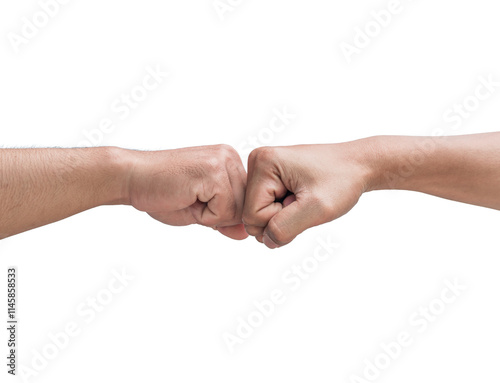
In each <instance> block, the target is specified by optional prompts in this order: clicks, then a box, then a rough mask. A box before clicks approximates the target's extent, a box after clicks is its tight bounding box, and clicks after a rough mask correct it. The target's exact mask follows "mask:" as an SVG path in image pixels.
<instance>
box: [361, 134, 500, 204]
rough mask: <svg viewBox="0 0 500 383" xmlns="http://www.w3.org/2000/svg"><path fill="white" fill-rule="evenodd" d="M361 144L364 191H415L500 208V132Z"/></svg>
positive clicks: (392, 138) (386, 138) (375, 139)
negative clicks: (366, 172) (368, 171)
mask: <svg viewBox="0 0 500 383" xmlns="http://www.w3.org/2000/svg"><path fill="white" fill-rule="evenodd" d="M366 140H367V141H366V143H367V144H368V145H367V147H368V150H367V151H366V153H365V155H366V161H367V163H370V164H371V165H370V166H371V168H372V169H373V171H372V175H373V177H372V178H371V179H370V182H369V187H368V190H379V189H400V190H412V191H419V192H423V193H427V194H432V195H435V196H439V197H443V198H447V199H451V200H455V201H460V202H465V203H469V204H474V205H479V206H485V207H490V208H494V209H500V133H485V134H475V135H466V136H452V137H400V136H380V137H372V138H368V139H366Z"/></svg>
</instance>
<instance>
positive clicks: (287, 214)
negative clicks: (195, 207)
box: [243, 142, 370, 249]
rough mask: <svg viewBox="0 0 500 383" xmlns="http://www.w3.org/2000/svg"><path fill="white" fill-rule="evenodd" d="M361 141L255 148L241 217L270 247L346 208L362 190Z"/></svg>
mask: <svg viewBox="0 0 500 383" xmlns="http://www.w3.org/2000/svg"><path fill="white" fill-rule="evenodd" d="M362 145H363V144H361V143H360V142H351V143H347V144H332V145H300V146H288V147H263V148H258V149H255V150H254V151H253V152H252V153H251V154H250V156H249V159H248V185H247V190H246V199H245V207H244V211H243V222H244V223H245V228H246V231H247V232H248V233H249V234H250V235H253V236H255V237H256V238H257V240H258V241H259V242H263V243H264V244H265V245H266V246H267V247H269V248H272V249H273V248H276V247H280V246H283V245H286V244H287V243H289V242H291V241H292V240H293V239H294V238H295V237H296V236H297V235H298V234H300V233H302V232H303V231H304V230H306V229H307V228H310V227H312V226H316V225H320V224H323V223H326V222H329V221H332V220H334V219H336V218H338V217H340V216H342V215H343V214H345V213H347V212H348V211H349V210H350V209H351V208H352V207H353V206H354V205H355V204H356V202H357V201H358V199H359V197H360V196H361V194H362V193H363V192H364V191H366V190H367V187H368V185H367V180H368V179H369V175H370V168H369V167H367V166H366V165H365V164H364V162H363V161H361V160H360V156H359V155H358V154H357V153H359V152H360V150H361V149H362Z"/></svg>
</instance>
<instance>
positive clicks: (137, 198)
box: [0, 145, 246, 239]
mask: <svg viewBox="0 0 500 383" xmlns="http://www.w3.org/2000/svg"><path fill="white" fill-rule="evenodd" d="M245 184H246V173H245V170H244V168H243V165H242V164H241V160H240V158H239V156H238V155H237V154H236V152H235V151H234V150H233V149H232V148H230V147H227V146H224V145H217V146H205V147H197V148H186V149H177V150H164V151H157V152H140V151H133V150H125V149H119V148H110V147H108V148H82V149H0V239H2V238H6V237H9V236H12V235H15V234H18V233H21V232H24V231H26V230H30V229H33V228H36V227H39V226H42V225H46V224H49V223H51V222H55V221H59V220H61V219H64V218H66V217H69V216H71V215H74V214H77V213H79V212H82V211H84V210H88V209H91V208H94V207H97V206H101V205H117V204H124V205H132V206H134V207H135V208H137V209H138V210H141V211H144V212H147V213H149V214H150V215H151V216H152V217H154V218H155V219H157V220H159V221H161V222H163V223H166V224H170V225H189V224H194V223H198V224H202V225H205V226H210V227H213V228H217V229H218V230H219V231H220V232H221V233H223V234H225V235H227V236H229V237H231V238H235V239H242V238H244V237H246V233H245V232H244V230H243V226H242V225H241V211H242V209H243V198H244V193H245Z"/></svg>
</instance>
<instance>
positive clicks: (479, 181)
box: [243, 132, 500, 249]
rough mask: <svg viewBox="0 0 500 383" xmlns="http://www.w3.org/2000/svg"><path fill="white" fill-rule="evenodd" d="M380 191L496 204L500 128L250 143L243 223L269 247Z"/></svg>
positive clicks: (499, 197) (498, 206)
mask: <svg viewBox="0 0 500 383" xmlns="http://www.w3.org/2000/svg"><path fill="white" fill-rule="evenodd" d="M382 189H398V190H411V191H418V192H423V193H427V194H431V195H435V196H438V197H442V198H447V199H450V200H455V201H460V202H465V203H469V204H474V205H479V206H484V207H489V208H492V209H497V210H500V133H499V132H496V133H485V134H475V135H465V136H454V137H403V136H376V137H370V138H365V139H361V140H357V141H352V142H346V143H340V144H326V145H299V146H288V147H263V148H258V149H255V150H254V151H253V152H252V153H251V154H250V156H249V159H248V181H247V189H246V199H245V207H244V211H243V222H244V223H245V228H246V230H247V232H248V233H249V234H250V235H253V236H255V237H256V239H257V240H258V241H259V242H263V243H264V244H265V245H266V246H267V247H269V248H271V249H274V248H277V247H281V246H284V245H286V244H288V243H290V242H291V241H292V240H293V239H294V238H295V237H296V236H297V235H298V234H300V233H302V232H303V231H304V230H306V229H308V228H310V227H313V226H317V225H321V224H323V223H326V222H329V221H332V220H334V219H337V218H339V217H341V216H342V215H344V214H346V213H347V212H348V211H350V210H351V209H352V208H353V207H354V205H356V203H357V202H358V200H359V198H360V197H361V195H362V194H363V193H366V192H369V191H373V190H382Z"/></svg>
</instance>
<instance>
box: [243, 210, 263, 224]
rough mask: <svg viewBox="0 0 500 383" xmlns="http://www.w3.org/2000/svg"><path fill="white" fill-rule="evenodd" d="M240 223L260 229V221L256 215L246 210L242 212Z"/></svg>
mask: <svg viewBox="0 0 500 383" xmlns="http://www.w3.org/2000/svg"><path fill="white" fill-rule="evenodd" d="M242 221H243V223H244V224H245V225H249V226H258V227H262V222H261V221H262V220H261V219H259V217H258V215H257V214H255V213H253V212H250V211H248V210H246V211H245V210H243V216H242Z"/></svg>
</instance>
